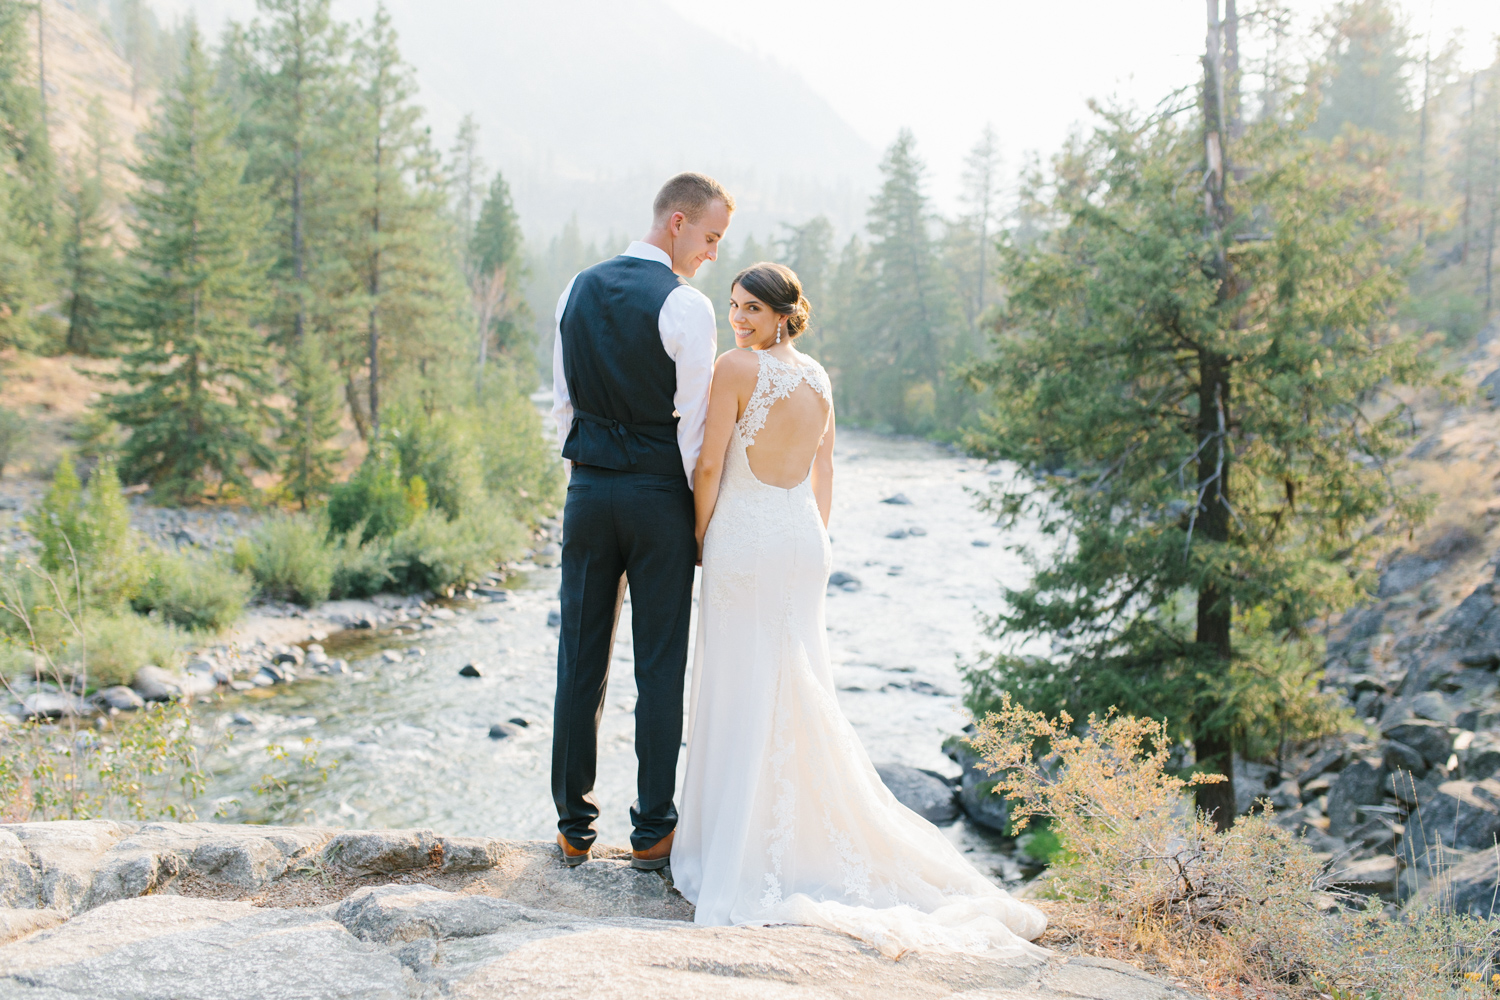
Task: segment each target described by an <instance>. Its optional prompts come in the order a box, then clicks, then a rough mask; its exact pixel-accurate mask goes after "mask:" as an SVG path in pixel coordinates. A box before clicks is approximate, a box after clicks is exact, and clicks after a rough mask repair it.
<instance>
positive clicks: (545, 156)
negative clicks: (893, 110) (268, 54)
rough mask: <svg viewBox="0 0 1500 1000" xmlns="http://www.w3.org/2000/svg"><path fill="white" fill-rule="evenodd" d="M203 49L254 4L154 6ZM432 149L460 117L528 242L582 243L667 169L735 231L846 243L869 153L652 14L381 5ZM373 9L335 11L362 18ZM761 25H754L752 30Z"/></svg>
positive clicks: (652, 0)
mask: <svg viewBox="0 0 1500 1000" xmlns="http://www.w3.org/2000/svg"><path fill="white" fill-rule="evenodd" d="M157 3H158V7H159V8H160V9H161V11H162V12H163V13H170V12H172V11H174V10H175V11H177V12H179V13H185V12H189V11H191V12H193V13H195V14H196V15H197V16H198V17H199V20H200V22H201V23H202V24H203V27H204V28H205V30H206V31H208V32H209V33H210V35H216V34H217V32H218V30H219V28H220V26H221V25H222V24H223V22H224V20H225V19H226V18H234V19H237V20H247V19H249V18H251V17H253V16H254V5H253V3H252V2H251V0H157ZM387 7H388V8H389V10H390V12H391V15H392V18H393V20H394V22H395V25H396V28H397V30H398V31H399V32H400V35H401V47H402V51H403V53H404V54H405V56H406V58H407V59H408V60H409V61H410V62H411V63H412V64H413V65H414V66H415V67H416V69H417V82H418V84H419V85H420V87H421V93H420V98H419V99H420V100H421V102H422V103H423V104H424V105H426V107H427V108H428V110H429V113H430V119H431V121H432V124H433V127H434V134H435V136H437V137H438V140H439V142H441V143H446V142H447V139H448V137H449V136H451V135H452V134H453V132H454V130H455V128H456V126H457V123H458V120H459V119H460V118H461V117H462V116H463V114H464V113H465V112H470V111H472V112H473V113H474V115H475V116H476V118H477V119H478V120H479V123H480V127H481V138H482V145H483V153H484V156H485V158H486V159H487V160H488V161H489V163H490V164H491V165H493V166H498V167H500V168H501V169H502V170H504V171H505V173H506V176H507V177H508V178H509V179H510V182H511V186H512V189H513V192H514V195H515V199H516V204H517V208H518V209H519V210H520V212H521V218H522V222H523V224H524V225H525V227H526V229H527V230H528V231H529V232H533V233H536V232H542V233H551V232H556V231H557V230H558V229H560V228H561V227H562V225H563V224H564V223H566V221H567V220H568V218H569V217H570V216H571V215H572V214H574V213H575V212H576V213H577V215H578V218H579V223H580V226H581V228H582V230H583V232H584V234H585V236H599V235H603V234H606V233H610V232H623V233H632V234H633V233H635V232H636V231H638V230H640V229H641V228H642V227H643V226H644V225H645V223H646V222H647V221H648V220H647V215H648V214H649V203H650V198H651V196H652V194H654V193H655V190H656V188H657V187H658V186H659V185H660V183H661V181H662V180H663V179H665V177H667V176H668V175H669V174H671V173H674V172H676V171H678V170H687V169H697V170H704V171H708V172H711V173H714V174H715V175H717V176H718V177H719V178H720V179H721V180H723V181H724V182H725V184H726V185H728V186H729V187H730V188H731V190H733V191H734V193H735V195H736V197H737V198H738V199H739V201H740V205H741V209H742V211H741V212H740V213H739V217H738V219H737V226H736V228H737V229H738V230H739V232H740V233H741V234H744V233H745V232H747V231H754V232H758V233H765V232H768V231H770V230H771V229H772V228H773V227H774V226H775V224H776V223H779V222H782V221H792V220H801V219H804V218H806V217H808V216H810V215H813V214H816V213H818V212H826V213H828V214H829V215H831V216H833V217H834V219H835V222H836V223H838V224H839V225H840V228H841V229H843V230H844V231H845V232H847V231H849V229H850V228H852V227H853V226H854V225H856V224H857V223H858V222H859V221H860V219H861V217H862V215H863V212H864V207H865V206H864V195H865V192H866V191H868V190H869V189H870V188H871V186H872V184H873V178H874V174H875V164H876V152H875V150H873V149H871V148H870V146H869V145H868V144H867V143H865V142H864V141H863V140H862V139H861V138H859V136H858V135H857V134H856V133H855V132H854V130H853V129H852V128H851V127H850V126H849V125H848V124H847V123H846V122H844V121H843V119H841V118H840V117H839V116H838V115H837V114H836V113H835V112H834V111H833V109H832V108H831V107H830V106H829V105H828V104H827V102H826V101H824V100H823V99H822V98H820V97H818V96H817V95H816V94H815V93H813V91H812V90H811V89H810V88H809V87H808V86H807V85H806V84H805V83H804V82H803V81H802V80H801V78H800V77H798V76H796V75H795V74H791V73H788V72H787V71H785V70H784V69H782V68H780V67H778V66H775V65H774V64H772V63H770V62H768V61H766V60H764V59H761V58H759V57H757V56H754V55H751V54H750V53H748V52H746V51H744V50H741V49H739V48H737V47H735V46H734V45H732V44H730V43H728V42H726V41H723V40H722V39H720V38H718V37H717V36H715V35H713V34H711V33H710V32H708V31H706V30H705V29H703V28H700V27H698V26H696V25H693V24H691V23H690V22H688V21H686V20H685V19H683V18H682V17H681V16H680V15H678V14H677V13H676V12H675V11H673V10H671V8H669V7H667V6H666V5H665V4H664V3H661V2H659V0H549V2H547V3H535V2H528V0H484V2H461V0H388V3H387ZM373 9H374V3H373V0H338V2H335V4H334V12H335V15H336V16H338V17H340V18H343V19H348V20H352V19H355V18H365V19H367V18H368V16H369V14H370V12H371V11H373ZM765 27H766V26H765V25H758V26H751V28H752V29H753V30H756V31H763V30H765Z"/></svg>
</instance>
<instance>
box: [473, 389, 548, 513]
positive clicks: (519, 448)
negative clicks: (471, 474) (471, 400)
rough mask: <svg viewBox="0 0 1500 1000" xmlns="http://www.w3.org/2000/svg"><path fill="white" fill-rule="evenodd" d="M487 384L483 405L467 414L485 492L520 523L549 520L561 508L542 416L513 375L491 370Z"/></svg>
mask: <svg viewBox="0 0 1500 1000" xmlns="http://www.w3.org/2000/svg"><path fill="white" fill-rule="evenodd" d="M489 378H490V382H489V384H488V385H487V387H486V392H485V398H484V400H483V401H482V402H481V403H480V405H479V406H478V407H476V408H475V409H474V410H473V411H472V412H470V413H469V414H468V419H469V420H470V421H471V423H472V427H473V438H474V440H475V442H476V443H477V446H478V448H479V451H480V463H481V466H482V468H483V472H484V487H485V490H486V491H487V492H488V493H489V495H490V497H492V498H493V499H495V500H497V501H499V502H500V503H502V504H504V505H505V506H506V507H507V508H508V509H509V510H510V513H511V514H512V515H513V516H515V517H517V518H519V519H520V520H521V521H523V522H527V523H535V522H536V521H538V520H540V519H541V518H544V517H551V516H552V515H553V514H555V513H556V512H557V509H558V507H559V506H560V505H561V503H562V488H563V470H562V462H561V460H560V459H559V458H558V456H557V451H556V449H555V448H554V447H553V446H552V444H551V443H550V442H549V441H548V439H547V438H546V437H544V436H543V434H542V416H541V414H540V413H539V412H537V408H536V407H535V406H534V405H533V404H532V402H531V400H530V399H529V398H527V395H526V392H525V391H523V389H522V385H523V383H522V382H521V376H520V375H519V374H518V373H516V372H515V371H514V370H512V369H509V368H502V367H499V366H497V369H496V370H495V371H494V372H492V373H491V374H490V376H489Z"/></svg>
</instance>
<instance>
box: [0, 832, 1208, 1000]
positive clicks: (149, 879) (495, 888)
mask: <svg viewBox="0 0 1500 1000" xmlns="http://www.w3.org/2000/svg"><path fill="white" fill-rule="evenodd" d="M598 853H599V854H600V855H602V856H600V857H598V859H597V860H593V861H590V862H588V863H587V864H584V865H581V866H579V867H577V868H572V869H570V868H566V867H564V866H563V865H562V863H561V862H560V860H559V859H558V857H557V849H556V847H555V846H553V845H551V844H547V843H544V842H537V841H507V840H491V839H484V838H470V837H445V836H441V835H439V834H435V833H433V832H431V831H428V830H398V831H339V830H327V829H315V828H300V827H253V826H230V825H216V824H206V823H195V824H177V823H145V824H137V823H121V822H112V821H107V820H95V821H89V822H58V823H29V824H18V825H14V826H7V827H0V942H3V943H0V997H4V998H16V1000H74V998H76V1000H84V998H87V1000H161V998H167V997H171V998H174V1000H240V998H244V1000H282V998H286V1000H291V998H306V997H317V998H319V1000H333V998H348V1000H398V998H436V997H465V998H492V997H527V998H558V1000H562V998H568V1000H573V998H577V997H581V996H589V997H594V998H601V1000H610V998H630V1000H637V998H639V997H643V996H662V997H672V998H681V1000H693V998H704V1000H727V998H735V997H744V998H755V1000H764V998H785V1000H800V998H807V1000H812V998H818V1000H826V998H850V1000H853V998H877V997H879V998H888V997H898V996H899V997H903V998H926V997H932V998H937V997H953V998H959V997H962V998H965V1000H1023V998H1025V1000H1051V998H1058V1000H1061V998H1064V997H1073V998H1079V997H1083V998H1094V1000H1174V998H1182V1000H1186V998H1187V997H1188V994H1186V993H1184V992H1182V991H1180V990H1179V989H1177V988H1175V987H1173V986H1172V985H1170V984H1168V983H1165V982H1163V981H1161V980H1159V979H1156V978H1154V977H1151V976H1149V975H1146V974H1145V973H1143V972H1141V971H1139V970H1137V969H1134V968H1132V967H1130V966H1128V965H1124V964H1122V963H1119V962H1114V961H1110V960H1106V959H1089V958H1080V957H1070V958H1064V957H1062V956H1055V955H1054V956H1051V957H1048V958H1046V959H1037V960H1030V959H1028V960H1024V961H1017V960H1000V959H989V958H975V957H971V956H956V955H941V954H908V955H905V956H903V957H901V958H900V959H899V960H892V959H889V958H885V957H882V956H881V955H880V954H879V952H877V951H876V950H875V949H874V948H872V947H869V946H867V945H865V944H863V943H861V942H858V941H855V940H853V939H851V938H847V937H844V936H842V935H838V934H834V933H831V932H828V931H823V930H818V929H814V928H808V927H770V928H708V927H697V926H695V925H693V924H692V923H691V922H690V921H691V919H692V907H691V906H690V905H689V904H688V902H687V901H686V900H685V899H683V898H682V896H681V895H679V894H678V893H677V892H676V890H675V889H673V888H672V885H671V877H670V871H667V872H665V873H658V872H639V871H635V870H633V869H631V868H630V867H629V864H628V860H626V858H627V852H626V851H625V850H624V849H618V850H604V851H600V852H598Z"/></svg>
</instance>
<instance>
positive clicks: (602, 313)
mask: <svg viewBox="0 0 1500 1000" xmlns="http://www.w3.org/2000/svg"><path fill="white" fill-rule="evenodd" d="M733 212H734V199H733V198H731V197H730V196H729V194H728V193H727V192H726V191H725V190H724V189H723V188H722V187H721V186H720V185H719V183H718V182H717V181H715V180H714V179H712V178H710V177H705V176H704V175H702V174H694V173H685V174H678V175H677V176H676V177H673V178H672V179H671V180H669V181H667V183H666V184H665V185H664V186H663V187H662V189H661V191H660V192H659V193H658V194H657V196H656V202H655V204H654V205H653V217H652V222H651V229H650V231H649V232H647V233H646V235H645V237H644V238H643V239H640V240H637V241H635V242H634V243H632V244H630V246H629V247H627V248H626V250H625V252H624V253H622V254H620V256H618V257H615V258H613V259H611V260H607V261H604V262H603V263H601V264H595V265H594V266H593V267H591V268H588V269H587V270H585V271H581V272H579V274H578V275H576V276H575V277H574V278H573V280H572V281H571V282H570V283H569V284H568V287H567V288H565V289H563V293H562V297H561V298H560V299H558V300H557V340H556V342H555V344H554V347H553V351H552V391H553V398H554V403H553V408H552V415H553V417H554V419H555V420H556V421H557V433H558V439H559V440H561V441H562V442H563V449H562V454H563V458H565V459H567V460H569V461H570V462H571V463H572V474H571V476H570V478H569V481H568V499H567V502H566V504H565V506H564V507H563V542H562V628H561V631H560V632H559V635H558V642H557V702H556V708H555V711H554V716H553V736H552V800H553V801H554V802H555V803H556V804H557V815H558V821H557V827H558V830H559V831H560V832H559V833H558V835H557V843H558V846H559V847H560V848H561V849H562V855H563V861H564V862H565V863H566V864H568V865H577V864H581V863H582V862H584V861H585V860H587V859H588V856H589V850H590V849H591V848H592V846H593V843H594V836H595V834H594V820H595V819H597V818H598V816H599V806H598V804H597V802H596V801H595V800H594V795H593V791H594V772H595V765H596V763H597V759H598V736H599V718H600V716H601V715H602V714H603V711H604V690H605V684H606V682H607V681H608V679H609V658H610V647H611V645H612V643H613V639H614V631H615V621H616V616H617V615H618V613H619V598H620V597H621V596H623V591H622V589H621V587H622V577H626V578H628V579H629V581H630V596H631V609H632V621H633V628H634V638H635V683H636V694H637V699H636V703H635V755H636V760H637V763H638V769H637V775H636V787H637V799H636V803H635V805H634V806H632V807H631V810H630V820H631V823H632V824H633V825H634V828H635V829H634V831H633V832H632V833H631V835H630V846H631V847H632V848H633V850H632V851H631V855H632V858H631V864H632V865H633V866H634V867H636V868H647V869H654V868H663V867H665V866H666V864H667V861H668V859H669V857H670V855H671V852H672V835H673V832H674V831H675V829H676V827H677V808H676V806H675V805H674V804H673V802H672V794H673V792H674V791H675V789H676V787H677V752H678V748H679V747H680V746H681V745H682V684H683V674H684V672H685V671H686V669H687V644H688V620H689V616H690V614H691V610H692V590H693V567H694V565H695V563H696V561H697V541H696V539H695V538H694V535H693V493H692V483H693V467H694V466H695V465H696V464H697V461H698V452H699V450H700V449H701V448H702V446H703V422H704V418H705V416H706V412H707V409H708V389H709V383H710V381H711V379H712V376H713V363H714V354H715V352H716V347H717V335H716V329H715V324H714V307H713V303H711V302H710V301H709V300H708V298H707V297H706V296H705V295H704V294H703V293H702V292H699V291H698V290H697V289H695V288H693V287H692V286H690V285H688V284H687V282H686V280H685V279H687V278H691V277H692V276H693V275H694V274H696V273H698V268H699V267H700V266H701V265H702V264H703V262H704V261H709V260H714V259H716V258H717V257H718V247H719V241H720V240H722V239H723V237H724V231H725V230H726V229H728V228H729V219H730V215H731V214H732V213H733Z"/></svg>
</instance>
